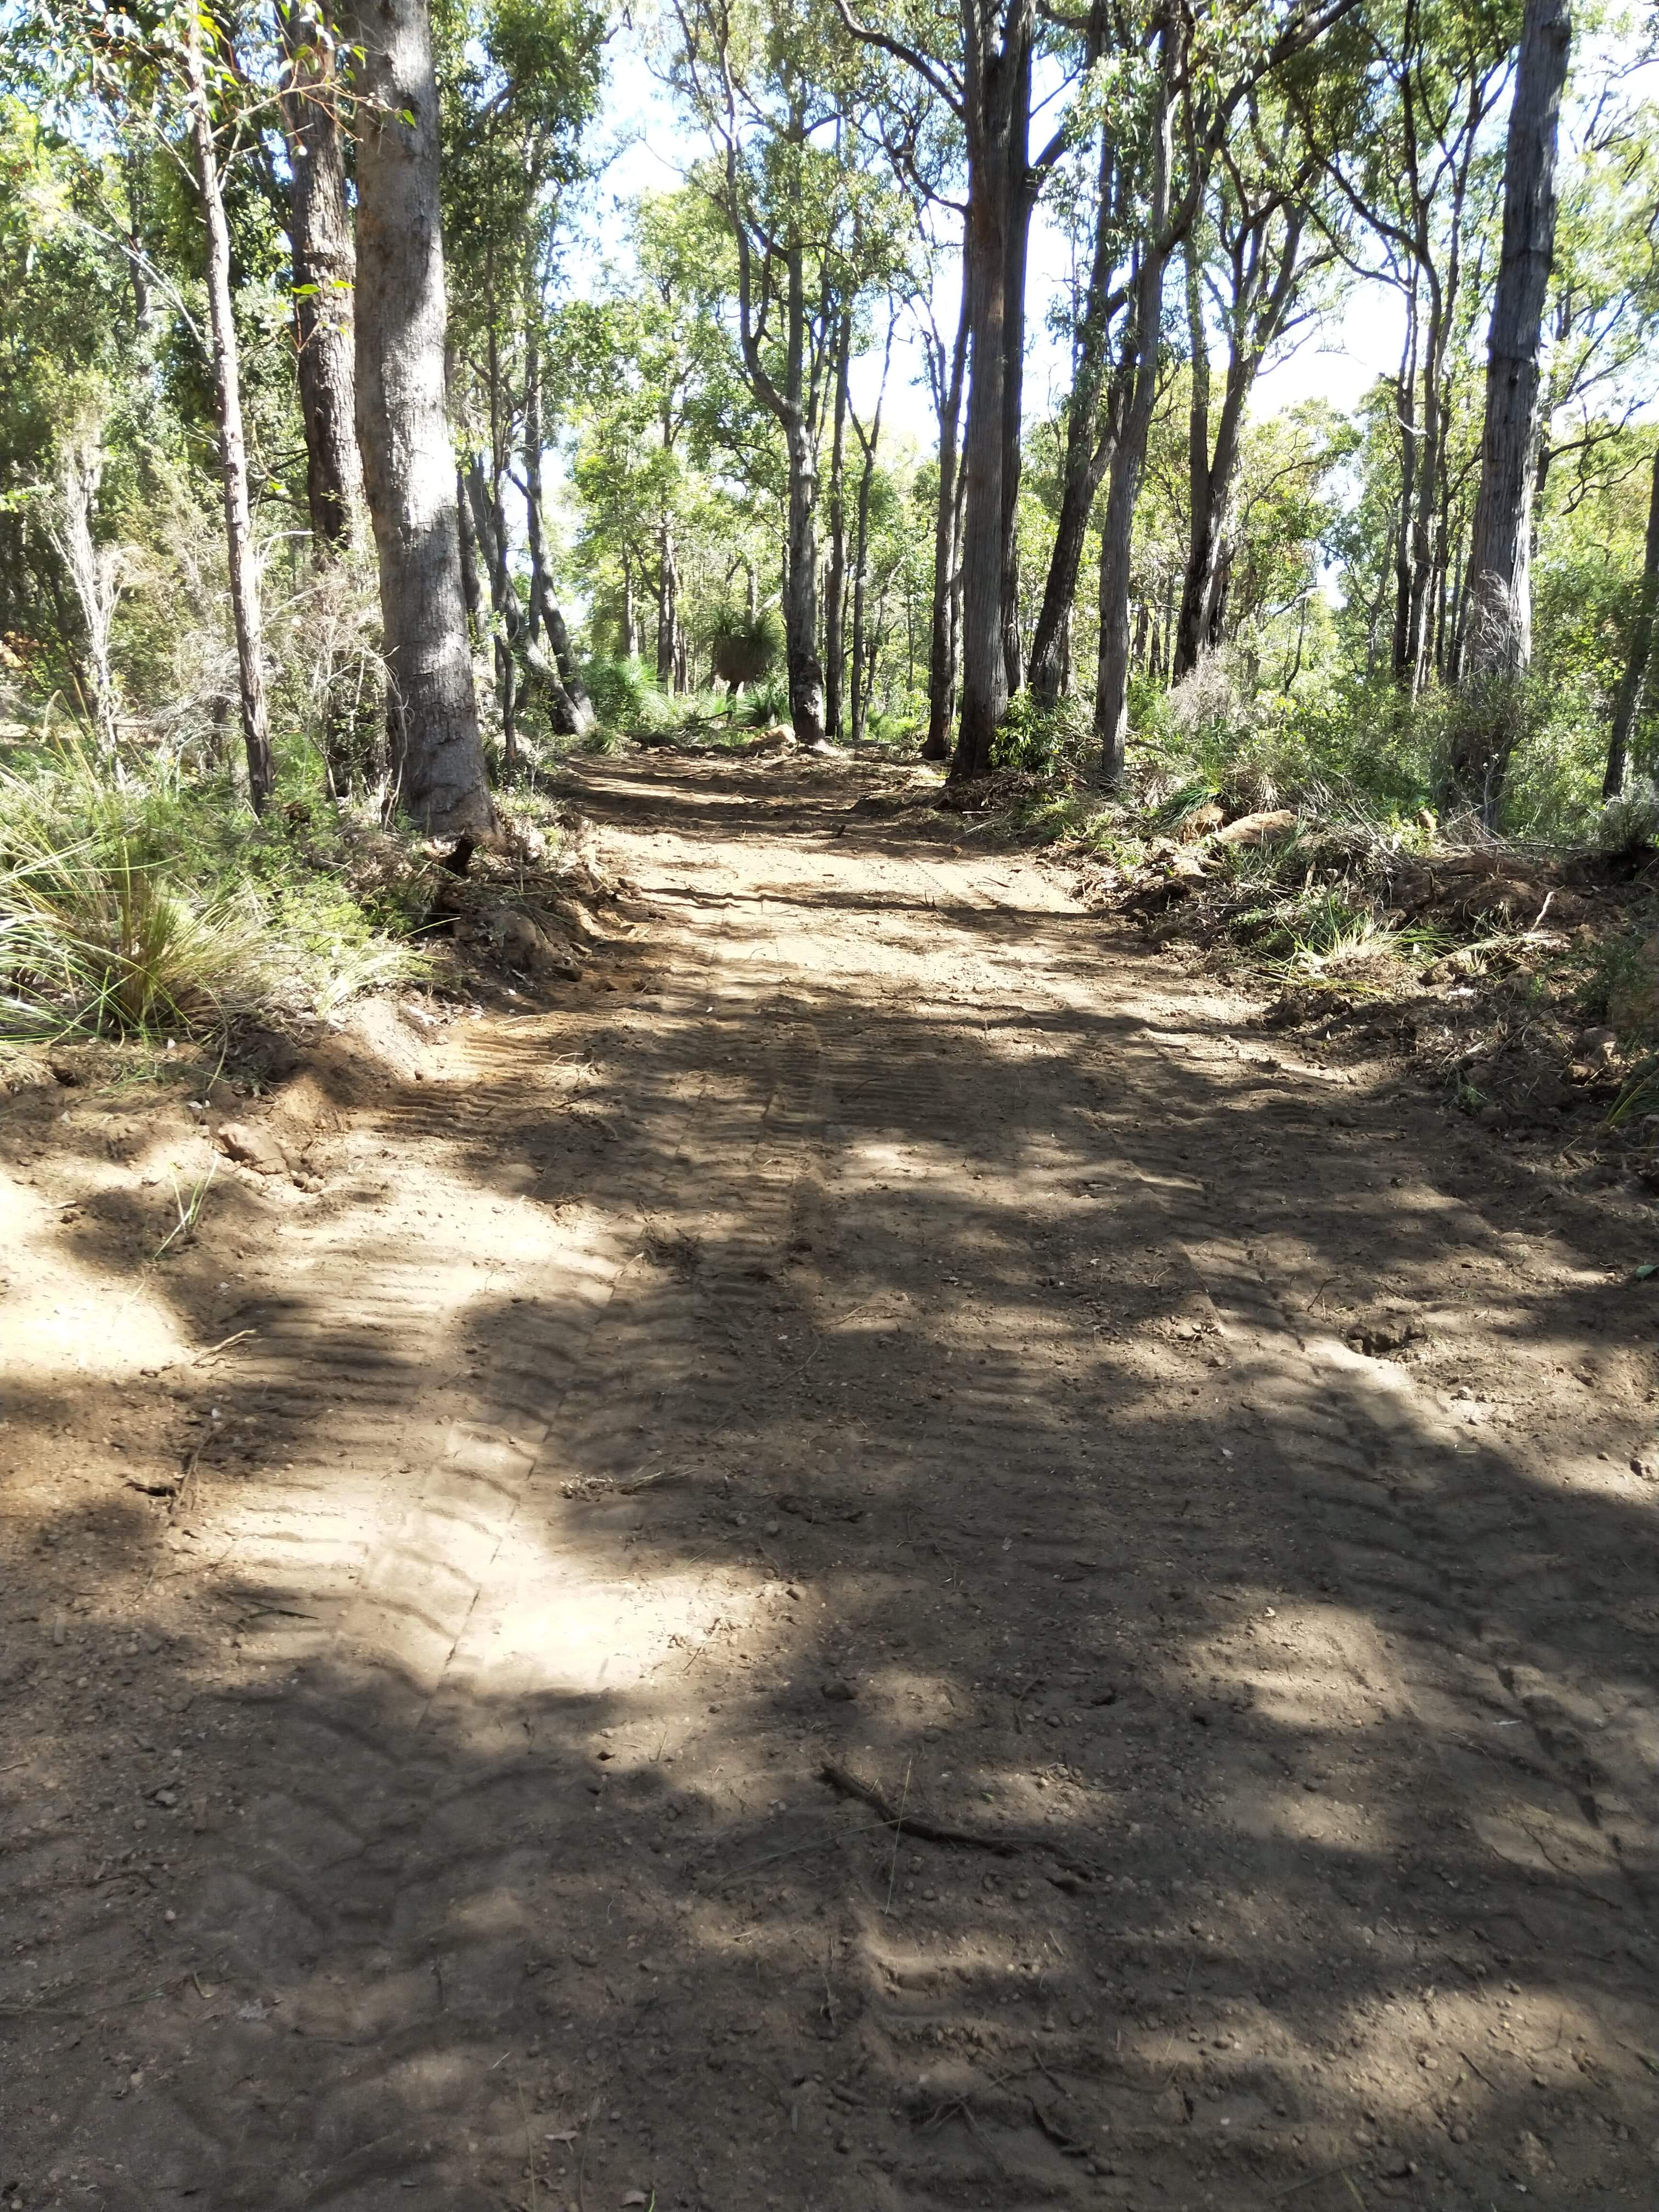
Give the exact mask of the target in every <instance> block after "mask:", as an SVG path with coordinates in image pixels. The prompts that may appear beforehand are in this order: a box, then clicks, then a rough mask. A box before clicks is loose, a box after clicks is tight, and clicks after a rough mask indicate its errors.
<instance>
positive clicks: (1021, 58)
mask: <svg viewBox="0 0 1659 2212" xmlns="http://www.w3.org/2000/svg"><path fill="white" fill-rule="evenodd" d="M836 6H837V8H838V9H839V10H840V13H841V15H842V21H843V22H844V23H845V25H846V27H847V29H848V32H849V33H850V34H851V35H852V37H853V38H854V39H855V40H858V41H859V43H860V45H863V46H868V47H871V48H873V49H874V50H876V51H877V52H882V53H884V54H886V55H888V56H889V57H890V58H892V59H893V60H895V61H898V62H901V63H902V64H904V65H905V66H906V67H907V68H908V69H910V70H914V71H915V74H916V76H918V77H919V78H920V79H921V82H923V83H924V84H925V85H926V86H927V88H929V89H930V90H931V91H932V92H933V94H934V95H935V96H936V97H937V99H938V100H939V101H940V102H941V103H942V104H943V106H945V109H946V110H947V111H948V112H950V113H951V115H952V116H953V117H954V118H956V121H957V125H958V127H959V129H960V132H961V137H962V146H963V161H964V167H965V171H966V175H965V179H964V191H965V202H964V213H963V288H964V295H965V297H964V313H965V319H966V321H967V325H968V330H969V345H970V351H969V372H968V389H967V426H966V430H965V433H964V435H963V474H964V501H963V526H962V540H961V542H962V549H963V557H962V618H961V619H962V698H961V716H960V721H959V725H958V729H957V745H956V751H955V754H954V757H953V762H952V767H951V774H952V775H958V776H973V775H982V774H983V773H984V772H985V770H986V769H988V768H989V767H990V765H991V758H992V748H993V744H994V739H995V736H996V732H997V727H998V725H999V724H1000V721H1001V720H1002V717H1003V714H1004V713H1005V712H1006V708H1007V704H1008V698H1009V679H1010V671H1011V665H1012V664H1013V663H1014V662H1015V661H1016V659H1017V639H1016V626H1015V623H1014V619H1013V616H1012V609H1013V606H1014V603H1015V593H1016V581H1015V564H1014V535H1015V528H1014V526H1015V516H1016V513H1017V502H1018V489H1019V468H1020V434H1021V393H1022V389H1023V385H1022V368H1023V362H1024V331H1025V286H1026V264H1027V250H1028V249H1027V241H1028V239H1029V236H1030V224H1031V216H1032V214H1033V211H1034V210H1035V208H1036V202H1037V198H1038V196H1039V194H1040V192H1041V191H1042V185H1043V184H1044V182H1045V181H1046V179H1047V178H1048V175H1049V173H1051V171H1052V170H1053V167H1054V164H1055V162H1056V161H1058V160H1059V158H1060V155H1061V153H1062V152H1063V151H1064V150H1065V148H1066V143H1067V136H1068V132H1069V131H1070V129H1071V127H1072V118H1071V114H1070V109H1069V105H1063V106H1062V112H1061V118H1060V125H1059V127H1058V128H1057V129H1056V130H1055V131H1054V134H1053V135H1052V137H1050V138H1049V140H1048V143H1047V144H1046V145H1045V146H1044V147H1043V148H1042V150H1041V152H1039V153H1037V154H1036V155H1033V153H1032V150H1031V143H1030V129H1031V112H1032V100H1031V88H1032V64H1033V60H1034V57H1035V54H1036V41H1037V35H1038V9H1037V5H1036V0H962V6H961V8H960V10H959V11H957V10H947V9H943V8H935V9H933V10H931V11H930V10H926V9H924V10H922V11H921V20H920V21H918V20H917V18H916V15H915V14H913V12H912V11H910V10H908V9H902V8H895V9H894V10H893V14H892V18H891V21H890V23H884V22H880V21H873V22H872V21H869V20H867V19H866V18H862V17H860V16H859V15H854V12H853V10H852V9H851V7H850V6H849V5H848V0H836ZM1054 21H1056V23H1057V25H1058V28H1057V33H1056V35H1057V37H1058V39H1059V40H1060V41H1061V42H1062V46H1063V47H1064V48H1065V50H1066V51H1067V52H1071V53H1072V54H1073V67H1072V70H1071V71H1070V72H1069V77H1068V81H1074V79H1075V76H1076V63H1075V50H1076V41H1075V39H1074V37H1073V33H1072V31H1071V29H1069V28H1067V27H1066V24H1065V22H1064V21H1063V19H1060V18H1059V17H1057V16H1056V17H1055V18H1054Z"/></svg>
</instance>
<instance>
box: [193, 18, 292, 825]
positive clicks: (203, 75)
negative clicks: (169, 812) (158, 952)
mask: <svg viewBox="0 0 1659 2212" xmlns="http://www.w3.org/2000/svg"><path fill="white" fill-rule="evenodd" d="M185 67H186V70H187V73H188V82H189V86H190V95H191V137H192V139H193V141H194V146H195V154H196V174H197V185H198V187H199V189H200V191H201V195H202V220H203V224H204V228H205V230H206V233H207V295H208V319H209V322H210V327H211V330H212V333H213V398H214V410H215V412H216V416H217V417H218V422H219V471H220V476H221V479H222V483H223V487H224V503H225V545H226V551H227V553H228V558H229V566H230V605H231V615H232V618H233V621H234V625H235V630H236V673H237V679H238V684H239V686H240V692H241V702H242V743H243V745H244V748H245V749H246V754H247V785H248V797H249V799H250V800H251V801H252V806H253V811H254V812H255V813H256V814H263V813H264V810H265V807H266V805H267V804H268V802H269V800H270V793H271V790H272V787H273V786H274V785H275V782H276V769H275V766H274V764H273V763H272V760H271V752H270V720H269V717H268V714H267V710H266V706H265V675H264V659H263V651H264V635H263V629H262V624H261V622H260V616H259V568H258V557H257V556H256V554H255V551H254V545H253V517H252V510H251V508H250V507H249V504H248V490H247V451H246V445H245V443H244V439H243V431H242V386H241V362H240V353H239V350H238V347H237V342H236V319H235V314H234V309H233V307H232V303H231V290H230V226H229V224H228V222H227V221H226V219H225V203H224V196H223V193H222V189H221V181H220V176H219V155H218V149H217V148H216V146H215V144H214V138H213V116H212V111H211V109H210V105H209V99H208V86H207V69H206V64H205V61H204V57H203V52H202V27H201V21H200V18H199V17H198V16H197V15H196V14H195V13H194V12H193V11H192V12H191V15H190V17H189V34H188V43H187V46H186V49H185Z"/></svg>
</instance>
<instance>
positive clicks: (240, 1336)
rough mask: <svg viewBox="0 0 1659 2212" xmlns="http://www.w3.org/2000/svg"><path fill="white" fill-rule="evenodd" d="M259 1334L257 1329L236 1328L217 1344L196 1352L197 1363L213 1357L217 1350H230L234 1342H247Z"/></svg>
mask: <svg viewBox="0 0 1659 2212" xmlns="http://www.w3.org/2000/svg"><path fill="white" fill-rule="evenodd" d="M257 1335H258V1330H257V1329H252V1328H239V1329H234V1330H233V1331H232V1333H231V1334H230V1335H228V1336H222V1337H221V1338H220V1339H219V1341H218V1342H217V1344H210V1345H206V1346H204V1347H203V1349H202V1350H201V1351H200V1352H197V1353H196V1354H195V1358H196V1362H197V1365H199V1364H201V1362H202V1361H203V1360H204V1359H211V1358H213V1356H214V1354H215V1353H216V1352H228V1351H229V1350H230V1347H231V1346H232V1345H233V1344H245V1343H246V1341H247V1340H248V1338H249V1337H251V1336H257Z"/></svg>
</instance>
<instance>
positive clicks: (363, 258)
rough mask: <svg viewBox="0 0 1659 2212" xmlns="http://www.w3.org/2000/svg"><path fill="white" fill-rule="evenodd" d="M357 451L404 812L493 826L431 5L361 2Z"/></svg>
mask: <svg viewBox="0 0 1659 2212" xmlns="http://www.w3.org/2000/svg"><path fill="white" fill-rule="evenodd" d="M354 30H355V34H356V40H357V43H358V44H359V46H361V47H362V55H363V58H362V63H361V64H360V66H359V73H358V80H357V87H356V89H357V94H358V101H359V105H358V110H357V124H356V138H357V295H356V319H357V443H358V447H359V450H360V451H361V453H362V463H363V485H364V489H365V491H366V492H367V494H368V510H369V514H370V517H371V519H372V520H373V522H374V543H375V547H376V550H378V552H379V554H380V615H381V621H382V624H383V627H384V631H385V653H386V685H387V702H386V703H387V720H388V725H389V727H390V732H391V737H392V772H393V778H394V787H395V790H396V793H397V797H398V803H399V804H400V805H402V806H403V807H404V808H405V809H406V810H407V811H408V812H409V813H410V815H411V816H412V817H413V818H414V819H415V820H416V822H418V823H420V824H421V825H422V827H423V828H424V829H428V830H429V831H431V832H432V833H433V834H435V835H436V836H477V835H480V834H483V833H486V832H488V831H489V830H490V829H493V828H494V827H495V808H494V806H493V805H492V804H491V802H490V797H489V783H488V781H487V779H486V776H485V772H484V757H483V744H482V742H481V740H480V738H479V735H478V708H477V698H476V697H475V696H474V693H473V689H472V665H471V655H470V653H469V652H468V650H467V635H466V614H465V606H464V605H463V602H462V598H461V549H460V527H459V519H458V516H457V513H456V496H455V493H456V478H455V453H454V448H453V444H452V441H451V439H450V435H449V418H448V414H447V406H446V393H445V379H444V325H445V319H446V301H445V291H444V252H443V237H442V233H441V228H440V223H439V207H438V92H437V86H436V84H435V82H434V78H433V73H432V28H431V21H430V18H429V15H428V7H427V0H380V4H378V5H376V6H370V5H368V4H367V3H366V0H358V5H357V7H356V19H355V23H354Z"/></svg>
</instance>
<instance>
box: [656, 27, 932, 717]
mask: <svg viewBox="0 0 1659 2212" xmlns="http://www.w3.org/2000/svg"><path fill="white" fill-rule="evenodd" d="M674 14H675V21H676V23H677V25H678V40H677V42H676V45H675V46H674V49H673V52H672V53H671V56H670V58H669V62H668V69H669V74H670V76H671V80H672V81H673V82H675V83H676V84H677V85H678V87H679V88H680V90H681V91H682V93H683V94H684V96H685V97H686V99H687V100H688V101H689V103H690V106H691V109H692V111H693V112H694V113H695V115H696V118H697V120H698V122H699V123H700V125H702V128H703V130H704V131H706V132H707V133H708V137H709V139H710V141H711V143H712V146H713V149H714V158H713V159H712V161H709V162H708V163H707V164H706V165H705V166H704V167H702V170H701V171H700V172H699V173H698V181H699V183H700V184H701V185H702V188H703V189H704V190H705V191H707V193H708V197H709V198H710V200H711V201H712V203H713V204H714V206H715V207H716V208H717V209H718V210H719V212H720V217H721V219H722V221H723V222H724V223H725V225H726V228H727V230H728V232H729V234H730V237H731V240H732V248H733V252H734V255H735V260H736V284H735V287H734V289H733V292H732V295H731V297H730V299H729V301H728V302H727V313H728V314H729V317H730V320H731V325H732V336H733V340H734V344H735V349H736V352H737V356H738V360H739V361H740V362H741V364H742V368H743V373H744V377H745V379H746V380H747V382H748V385H749V387H750V392H752V393H753V395H754V398H755V399H756V400H757V403H758V404H760V405H761V406H762V407H763V408H764V409H765V410H766V411H767V412H768V413H769V415H770V416H772V418H773V419H774V420H775V422H776V423H777V425H778V428H779V432H780V434H781V437H782V441H783V445H784V451H785V454H786V458H787V533H786V546H787V550H786V561H785V577H784V591H783V602H784V607H783V611H784V635H785V650H786V657H787V671H788V683H789V705H790V715H791V719H792V721H793V726H794V732H795V735H796V736H797V738H799V739H800V741H801V742H802V743H803V744H812V743H815V742H817V741H819V740H821V739H822V738H823V735H824V708H825V699H824V675H823V659H822V656H821V653H820V623H819V605H818V566H819V563H818V550H817V505H818V472H819V456H820V448H821V444H822V440H823V431H824V428H825V426H826V421H827V420H828V418H829V415H830V413H831V412H832V410H833V408H834V404H835V395H836V389H837V385H838V377H839V361H840V357H841V356H840V351H839V341H840V340H841V337H842V331H843V326H844V325H845V322H846V318H847V314H848V310H849V308H852V307H854V306H855V303H856V301H857V299H858V297H859V295H860V293H861V292H862V291H863V289H865V288H866V285H867V284H869V283H871V282H872V278H873V277H875V276H878V274H879V272H880V271H881V270H882V269H883V267H884V265H885V264H886V263H887V262H888V261H889V259H890V234H891V233H892V231H893V228H894V216H895V210H893V209H892V208H891V207H890V206H889V205H888V204H885V196H884V194H883V193H882V191H881V190H880V187H879V185H878V180H876V179H872V178H871V177H870V176H868V175H867V174H866V172H865V171H864V170H863V169H862V167H860V164H859V163H858V162H857V161H856V160H855V159H854V158H853V145H854V138H853V135H852V134H851V133H850V132H848V131H847V130H846V129H845V128H844V126H845V125H846V123H847V121H848V118H849V115H850V113H851V112H853V111H854V109H855V108H856V106H857V104H858V101H859V99H860V89H861V88H860V74H861V73H860V71H859V70H857V69H856V68H855V67H854V66H852V65H850V64H849V61H848V55H847V53H846V52H845V50H844V48H843V47H842V44H841V41H840V40H839V39H838V38H837V37H836V36H835V35H833V33H832V27H831V24H830V22H829V21H828V20H827V19H826V18H825V17H824V16H823V14H822V13H821V11H819V10H818V9H817V8H816V7H815V6H814V5H813V0H781V4H773V5H771V6H768V7H763V6H761V5H759V4H757V0H675V9H674ZM850 336H851V334H850V331H849V332H848V340H849V342H850Z"/></svg>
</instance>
